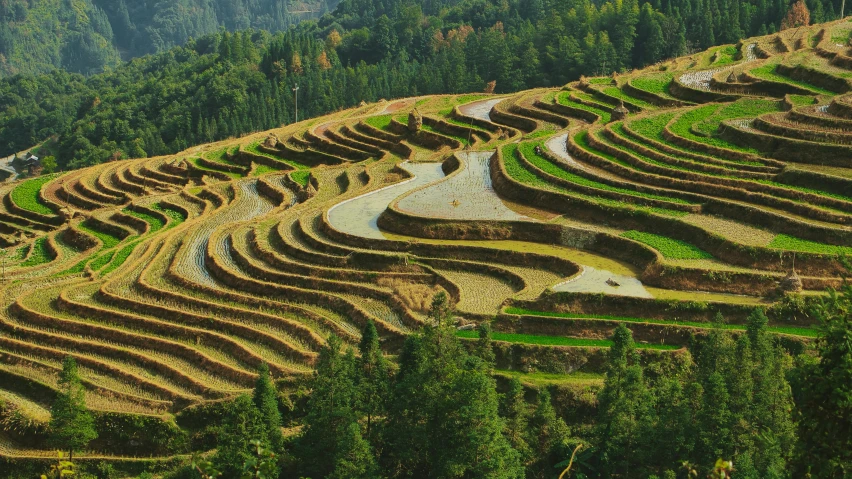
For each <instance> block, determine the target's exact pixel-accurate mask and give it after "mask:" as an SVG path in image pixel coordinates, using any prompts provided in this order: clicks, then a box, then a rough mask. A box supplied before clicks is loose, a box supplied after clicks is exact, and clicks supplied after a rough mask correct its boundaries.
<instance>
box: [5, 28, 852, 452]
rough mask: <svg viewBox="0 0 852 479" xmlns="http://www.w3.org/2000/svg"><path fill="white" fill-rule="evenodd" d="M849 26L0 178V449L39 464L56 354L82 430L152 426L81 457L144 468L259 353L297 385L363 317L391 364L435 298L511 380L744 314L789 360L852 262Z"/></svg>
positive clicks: (655, 346) (742, 320)
mask: <svg viewBox="0 0 852 479" xmlns="http://www.w3.org/2000/svg"><path fill="white" fill-rule="evenodd" d="M850 30H852V23H849V22H834V23H827V24H821V25H815V26H812V27H810V28H802V29H791V30H787V31H784V32H782V33H780V34H775V35H770V36H762V37H753V38H750V39H747V40H745V41H743V42H741V43H739V44H737V45H729V46H724V47H718V48H713V49H710V50H707V51H704V52H701V53H697V54H695V55H691V56H688V57H680V58H677V59H674V60H671V61H667V62H665V63H661V64H658V65H655V66H653V67H649V68H647V69H644V70H637V71H633V72H631V73H629V74H623V75H615V76H612V77H593V78H585V77H584V78H583V79H581V80H580V81H578V82H572V83H570V84H568V85H566V86H564V87H563V88H542V89H535V90H527V91H522V92H519V93H516V94H506V95H485V94H482V95H480V94H469V95H438V96H418V97H413V98H405V99H400V100H393V101H389V102H380V103H375V104H366V105H363V106H361V107H358V108H355V109H349V110H343V111H341V112H337V113H333V114H329V115H326V116H323V117H318V118H313V119H309V120H304V121H301V122H299V123H296V124H293V125H288V126H286V127H283V128H278V129H274V130H270V131H267V132H262V133H258V134H254V135H251V136H248V137H244V138H240V139H229V140H225V141H221V142H218V143H211V144H206V145H203V146H199V147H193V148H190V149H188V150H185V151H183V152H181V153H179V154H176V155H170V156H161V157H156V158H150V159H136V160H127V161H112V162H108V163H104V164H100V165H96V166H93V167H89V168H84V169H80V170H76V171H71V172H68V173H64V174H60V175H55V176H45V177H39V178H33V179H28V180H25V181H22V182H15V183H9V184H5V185H4V186H3V187H2V188H3V189H2V191H0V193H2V195H3V200H2V208H1V209H0V232H2V235H0V240H2V242H3V243H4V245H5V251H6V252H7V255H6V256H5V258H6V259H5V268H4V278H3V282H2V299H3V303H2V310H0V377H3V378H4V380H3V381H2V382H0V384H2V385H0V392H2V393H4V397H7V398H11V399H9V400H8V401H6V402H5V403H4V404H5V406H4V407H6V408H12V409H14V410H17V411H21V412H22V414H23V416H22V417H26V418H28V420H27V421H22V424H21V427H20V428H13V429H12V431H13V432H12V433H9V436H8V437H7V436H0V441H2V442H0V454H4V455H9V456H13V457H14V456H16V455H23V456H27V457H29V456H38V455H40V454H41V455H49V454H51V453H49V452H46V448H45V446H44V442H43V441H44V431H43V424H44V417H43V416H44V415H43V414H35V413H33V412H32V411H40V410H41V409H39V408H45V407H46V406H48V405H49V402H50V400H51V397H52V395H53V394H54V391H55V389H56V387H57V386H56V377H57V371H58V370H59V368H60V366H59V365H60V362H61V359H62V357H64V356H66V355H71V356H74V357H75V358H76V359H77V362H78V363H79V365H80V372H81V375H82V376H83V379H84V383H85V386H86V389H87V402H88V404H89V407H91V408H92V409H94V410H96V411H98V416H97V421H98V427H103V428H106V427H107V426H108V424H109V421H110V420H111V418H113V417H116V416H118V417H125V415H134V416H138V417H141V418H144V421H140V424H141V425H137V426H138V427H144V428H145V429H144V430H145V431H146V434H147V433H150V432H151V431H158V434H160V436H158V437H159V438H160V440H159V442H156V443H155V442H153V441H146V440H144V439H138V437H147V436H145V435H141V434H140V435H137V436H133V437H136V438H137V439H136V441H137V442H136V443H134V444H133V445H131V444H130V443H125V442H123V441H119V440H116V441H112V442H109V441H107V440H102V441H101V442H97V443H94V444H93V445H92V448H93V449H94V450H97V451H100V452H105V453H110V454H121V455H129V454H137V455H142V456H148V455H158V456H167V455H169V454H172V453H173V452H174V451H173V450H171V449H169V448H170V447H171V446H170V443H169V442H168V441H167V440H162V438H163V437H171V436H169V434H172V433H173V432H174V431H173V429H171V428H173V427H174V424H173V423H172V422H170V421H168V420H166V419H164V418H169V417H170V414H175V413H179V412H181V411H184V410H185V409H186V408H187V406H189V405H196V404H210V403H213V402H214V401H215V400H217V399H221V398H226V397H232V396H234V395H235V394H237V393H239V392H242V391H246V390H247V389H249V388H250V387H251V386H252V384H253V381H254V379H255V377H256V374H255V372H254V371H256V370H257V367H258V366H259V365H260V364H261V363H267V364H269V367H270V370H271V371H272V373H273V376H274V377H275V378H277V379H279V380H281V381H282V384H289V382H288V381H297V380H298V379H299V378H304V377H305V375H307V374H309V373H310V371H311V370H312V367H313V365H314V363H315V361H316V358H317V351H318V349H319V348H320V347H321V346H322V345H323V344H324V343H325V341H326V338H327V337H328V336H329V335H330V334H332V333H334V334H336V335H338V336H340V337H341V338H343V340H344V342H346V343H349V344H356V343H357V341H358V340H359V336H360V333H359V331H360V328H361V327H363V326H364V325H365V324H366V323H367V322H368V321H369V320H372V321H374V322H375V323H376V325H377V328H378V331H379V334H380V336H381V337H382V339H383V347H384V348H386V350H387V351H391V352H393V351H397V350H398V348H399V346H400V343H401V341H402V340H403V339H404V338H405V336H406V335H407V334H409V333H410V332H411V331H414V330H417V329H418V328H419V327H420V326H421V325H422V324H424V321H425V320H426V319H425V318H426V317H425V313H426V311H427V310H428V308H429V304H430V298H431V297H432V295H433V294H435V293H436V292H438V291H441V290H443V291H446V292H447V293H448V295H449V297H450V298H451V299H452V301H453V303H454V305H455V308H456V314H457V315H458V316H459V317H460V318H462V321H463V323H464V324H467V323H478V322H481V321H485V320H491V319H492V318H493V321H492V327H493V329H494V330H495V338H496V339H498V340H499V341H498V347H496V348H495V352H496V353H497V364H498V368H499V369H503V370H513V371H515V372H517V371H529V370H533V371H535V370H538V371H543V372H548V373H554V374H563V375H564V374H566V373H567V372H576V371H579V372H583V373H592V374H599V373H600V372H601V368H602V367H603V366H602V365H603V362H604V361H603V354H604V352H605V350H606V347H607V346H608V344H609V343H608V342H607V340H606V339H605V338H607V337H608V336H609V335H610V334H611V332H612V330H613V328H614V327H615V326H616V325H618V324H619V323H624V324H627V325H628V327H629V328H630V329H631V330H632V331H633V334H634V336H635V337H636V339H637V342H638V344H639V347H640V349H641V352H642V354H643V358H644V359H645V360H647V361H648V362H654V361H661V362H665V361H667V360H668V358H669V357H670V356H669V355H676V354H678V351H682V348H683V347H684V346H685V345H686V344H688V343H689V342H690V338H691V336H692V335H703V334H706V333H707V331H708V328H710V327H713V328H717V327H722V328H724V329H725V330H726V331H728V332H732V333H737V332H741V331H744V330H745V327H746V326H745V324H746V318H747V317H748V315H749V314H750V313H751V312H752V311H753V310H754V309H755V308H765V309H766V310H767V314H768V317H769V321H770V322H769V330H770V331H771V332H773V333H775V334H778V335H779V336H780V337H781V339H782V341H783V342H784V344H786V345H787V347H788V348H790V349H792V350H801V349H802V348H806V347H808V345H809V343H810V341H812V339H813V338H814V337H815V336H816V334H817V330H816V329H815V325H814V324H813V319H812V318H809V317H808V316H807V315H804V314H802V312H803V308H804V306H805V305H806V304H807V303H808V301H810V300H811V299H812V298H814V297H817V296H818V295H820V294H822V291H824V290H825V288H827V287H837V286H838V285H839V284H840V275H841V272H842V267H841V265H840V262H839V261H838V259H837V255H838V254H840V253H846V254H850V253H852V162H850V158H852V95H851V94H850V91H852V50H850V48H849V47H848V46H846V45H843V44H840V45H838V44H837V43H836V42H835V41H834V40H833V39H835V38H848V36H849V33H850ZM420 121H422V124H420V125H419V126H418V124H419V122H420ZM797 286H800V287H801V288H802V289H803V290H802V291H800V292H796V293H794V294H783V293H784V292H791V291H797V290H798V289H799V288H797ZM779 287H780V288H781V289H782V290H783V291H781V292H779ZM603 298H605V300H602V299H603ZM717 314H721V315H723V316H724V317H725V319H726V323H724V324H723V325H711V323H712V322H713V321H714V320H715V316H716V315H717ZM459 334H460V335H462V336H464V335H465V334H467V333H466V332H465V331H460V332H459ZM33 404H35V405H37V406H38V407H34V406H33ZM590 407H592V408H593V407H594V406H593V405H592V406H590ZM42 412H43V411H42ZM28 414H29V415H28ZM128 427H130V426H128ZM104 437H107V438H109V437H111V436H110V435H109V434H105V435H104Z"/></svg>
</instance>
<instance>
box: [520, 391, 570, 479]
mask: <svg viewBox="0 0 852 479" xmlns="http://www.w3.org/2000/svg"><path fill="white" fill-rule="evenodd" d="M569 439H570V431H569V430H568V426H567V425H565V421H563V420H562V418H560V417H558V416H556V411H555V410H554V409H553V404H551V402H550V391H548V390H547V389H546V388H542V389H541V390H539V392H538V406H537V407H536V410H535V413H534V414H533V416H532V417H531V418H530V421H529V432H528V439H527V443H528V444H529V447H530V449H531V453H532V458H533V461H532V463H531V464H529V465H528V466H527V477H530V478H545V477H551V476H552V475H553V470H554V469H553V468H554V466H555V465H556V464H558V463H560V462H562V461H564V460H565V458H566V457H568V456H569V455H570V447H569V444H568V442H569Z"/></svg>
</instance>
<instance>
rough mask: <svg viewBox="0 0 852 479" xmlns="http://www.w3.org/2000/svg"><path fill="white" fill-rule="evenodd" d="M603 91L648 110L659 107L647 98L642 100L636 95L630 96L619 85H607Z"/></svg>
mask: <svg viewBox="0 0 852 479" xmlns="http://www.w3.org/2000/svg"><path fill="white" fill-rule="evenodd" d="M601 91H603V92H604V93H606V94H607V95H609V96H611V97H613V98H618V99H619V100H623V101H624V102H625V103H631V104H633V105H636V106H638V107H640V108H644V109H646V110H653V109H655V108H657V107H656V105H654V104H652V103H648V102H647V101H645V100H642V99H639V98H636V97H635V96H630V95H628V94H627V93H624V92H623V91H621V89H620V88H618V87H614V86H611V87H606V88H604V89H603V90H601Z"/></svg>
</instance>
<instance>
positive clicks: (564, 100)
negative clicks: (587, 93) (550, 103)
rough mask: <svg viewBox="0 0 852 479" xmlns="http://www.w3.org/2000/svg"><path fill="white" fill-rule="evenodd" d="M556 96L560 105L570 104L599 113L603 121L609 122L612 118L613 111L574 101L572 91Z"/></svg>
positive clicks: (573, 106)
mask: <svg viewBox="0 0 852 479" xmlns="http://www.w3.org/2000/svg"><path fill="white" fill-rule="evenodd" d="M556 98H557V101H559V104H560V105H565V106H570V107H572V108H576V109H578V110H584V111H588V112H591V113H594V114H595V115H598V116H599V117H601V122H603V123H609V122H610V120H611V119H612V113H611V112H609V111H606V110H603V109H601V108H595V107H591V106H588V105H585V104H583V103H579V102H576V101H574V100H572V99H571V98H570V93H569V92H567V91H566V92H563V93H562V94H561V95H559V96H557V97H556Z"/></svg>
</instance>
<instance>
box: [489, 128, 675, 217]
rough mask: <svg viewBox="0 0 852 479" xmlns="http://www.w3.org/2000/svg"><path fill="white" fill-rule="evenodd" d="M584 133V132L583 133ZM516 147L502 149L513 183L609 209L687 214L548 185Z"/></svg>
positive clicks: (511, 144)
mask: <svg viewBox="0 0 852 479" xmlns="http://www.w3.org/2000/svg"><path fill="white" fill-rule="evenodd" d="M584 133H585V132H584ZM517 148H518V145H517V144H515V143H510V144H508V145H505V146H504V147H503V150H502V153H503V164H504V166H505V167H506V173H508V174H509V176H510V177H512V178H513V179H514V180H515V181H517V182H519V183H524V184H527V185H530V186H533V187H536V188H540V189H543V190H550V191H555V192H558V193H561V194H564V195H567V196H571V197H574V198H580V199H583V200H586V201H591V202H594V203H599V204H601V205H605V206H608V207H610V208H619V209H633V210H636V211H644V212H649V213H657V214H661V215H667V216H684V215H686V214H687V213H686V212H685V211H675V210H667V209H665V208H650V207H644V206H636V207H633V206H627V205H626V204H625V203H623V202H621V201H618V200H611V199H609V198H601V197H599V196H591V195H584V194H582V193H576V192H574V191H571V190H568V189H565V188H562V187H560V186H558V185H554V184H553V183H549V182H547V181H544V180H543V179H541V178H539V177H538V176H536V175H535V174H533V173H532V172H530V171H529V170H527V169H526V168H524V166H523V165H522V164H521V163H520V161H519V160H518V158H516V157H515V150H517Z"/></svg>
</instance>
